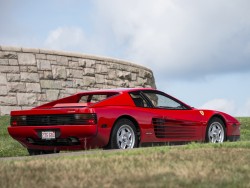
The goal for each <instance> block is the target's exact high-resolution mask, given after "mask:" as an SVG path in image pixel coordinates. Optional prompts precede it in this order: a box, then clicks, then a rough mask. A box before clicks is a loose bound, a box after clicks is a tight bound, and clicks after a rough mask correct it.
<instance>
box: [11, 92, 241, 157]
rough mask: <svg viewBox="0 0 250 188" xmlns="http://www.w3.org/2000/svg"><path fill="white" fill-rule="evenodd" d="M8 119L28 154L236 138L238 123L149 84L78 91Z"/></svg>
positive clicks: (12, 113)
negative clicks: (150, 86)
mask: <svg viewBox="0 0 250 188" xmlns="http://www.w3.org/2000/svg"><path fill="white" fill-rule="evenodd" d="M10 124H11V125H10V126H9V127H8V131H9V134H10V135H11V136H12V137H13V138H14V139H16V140H17V141H19V142H20V143H21V144H22V145H23V146H24V147H26V148H27V149H28V152H29V153H30V155H36V154H46V153H54V152H59V151H60V150H84V149H90V148H108V149H109V148H110V149H128V148H135V147H139V146H144V145H148V144H150V145H153V144H154V143H155V144H156V143H172V142H175V143H176V142H190V141H201V142H212V143H221V142H223V141H226V140H229V141H236V140H239V138H240V123H239V122H238V121H237V120H236V119H235V118H234V117H232V116H230V115H228V114H226V113H223V112H218V111H214V110H201V109H195V108H193V107H190V106H189V105H187V104H185V103H183V102H181V101H180V100H178V99H176V98H174V97H172V96H170V95H168V94H165V93H164V92H161V91H158V90H155V89H149V88H133V89H131V88H130V89H125V88H124V89H110V90H97V91H87V92H81V93H77V94H75V95H72V96H69V97H66V98H62V99H59V100H56V101H53V102H50V103H47V104H44V105H41V106H38V107H35V108H33V109H31V110H20V111H12V112H11V122H10Z"/></svg>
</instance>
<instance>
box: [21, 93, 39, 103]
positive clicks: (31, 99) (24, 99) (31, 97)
mask: <svg viewBox="0 0 250 188" xmlns="http://www.w3.org/2000/svg"><path fill="white" fill-rule="evenodd" d="M17 102H18V105H22V106H23V105H24V106H32V105H35V104H36V102H37V98H36V94H34V93H17Z"/></svg>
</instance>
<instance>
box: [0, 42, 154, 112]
mask: <svg viewBox="0 0 250 188" xmlns="http://www.w3.org/2000/svg"><path fill="white" fill-rule="evenodd" d="M120 87H152V88H155V87H156V86H155V81H154V76H153V73H152V71H151V70H150V69H148V68H145V67H142V66H139V65H136V64H132V63H130V62H126V61H121V60H116V59H111V58H104V57H98V56H90V55H84V54H77V53H69V52H60V51H52V50H44V49H33V48H19V47H6V46H0V115H4V114H9V112H10V111H11V110H20V109H30V108H31V107H33V106H37V105H41V104H43V103H46V102H50V101H52V100H55V99H58V98H62V97H66V96H69V95H71V94H74V93H77V92H79V91H83V90H93V89H106V88H120Z"/></svg>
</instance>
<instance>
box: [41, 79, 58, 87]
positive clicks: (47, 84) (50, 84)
mask: <svg viewBox="0 0 250 188" xmlns="http://www.w3.org/2000/svg"><path fill="white" fill-rule="evenodd" d="M40 83H41V88H42V89H61V88H62V81H60V80H41V81H40Z"/></svg>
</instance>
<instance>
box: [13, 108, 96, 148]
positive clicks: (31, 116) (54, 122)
mask: <svg viewBox="0 0 250 188" xmlns="http://www.w3.org/2000/svg"><path fill="white" fill-rule="evenodd" d="M8 131H9V134H10V135H11V136H12V137H13V138H14V139H16V140H17V141H19V142H20V143H21V144H22V145H23V146H24V147H26V148H28V149H36V150H57V151H60V150H78V149H87V148H93V147H95V146H96V143H95V142H93V141H92V140H93V138H95V137H96V135H97V115H96V113H94V112H93V109H91V108H83V109H74V108H61V109H50V110H48V109H32V110H24V111H12V112H11V122H10V127H8Z"/></svg>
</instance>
